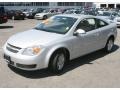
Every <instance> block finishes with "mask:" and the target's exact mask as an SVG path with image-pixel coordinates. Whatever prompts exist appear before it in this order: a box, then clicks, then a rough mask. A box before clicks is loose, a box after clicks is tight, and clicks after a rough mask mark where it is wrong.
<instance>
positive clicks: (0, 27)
mask: <svg viewBox="0 0 120 90" xmlns="http://www.w3.org/2000/svg"><path fill="white" fill-rule="evenodd" d="M6 28H13V26H0V29H6Z"/></svg>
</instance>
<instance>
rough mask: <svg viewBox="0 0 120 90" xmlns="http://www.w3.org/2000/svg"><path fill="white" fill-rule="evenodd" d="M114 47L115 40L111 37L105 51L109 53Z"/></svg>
mask: <svg viewBox="0 0 120 90" xmlns="http://www.w3.org/2000/svg"><path fill="white" fill-rule="evenodd" d="M113 46H114V39H113V38H112V37H110V38H109V39H108V41H107V43H106V46H105V48H104V50H105V51H106V52H108V53H109V52H111V51H112V48H113Z"/></svg>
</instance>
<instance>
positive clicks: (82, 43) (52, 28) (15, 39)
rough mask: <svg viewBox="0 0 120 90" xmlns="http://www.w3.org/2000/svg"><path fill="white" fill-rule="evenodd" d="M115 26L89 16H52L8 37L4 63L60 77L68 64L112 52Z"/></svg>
mask: <svg viewBox="0 0 120 90" xmlns="http://www.w3.org/2000/svg"><path fill="white" fill-rule="evenodd" d="M116 28H117V26H116V24H115V23H110V22H108V21H106V20H103V19H100V18H97V17H95V16H90V15H69V14H67V15H64V14H63V15H55V16H52V17H51V18H49V19H47V20H44V21H43V22H41V23H40V24H39V25H37V26H36V27H35V28H33V29H31V30H28V31H24V32H22V33H18V34H15V35H13V36H11V37H10V38H9V39H8V40H7V42H6V43H5V45H4V47H3V51H4V58H5V59H6V61H7V63H8V64H10V65H12V66H14V67H16V68H19V69H23V70H38V69H42V68H49V69H50V70H51V71H53V72H54V73H59V72H61V71H62V70H63V68H64V66H65V65H66V64H67V62H68V61H69V60H73V59H74V58H77V57H80V56H83V55H86V54H88V53H91V52H94V51H96V50H99V49H104V50H105V51H106V52H111V51H112V48H113V45H114V41H115V39H116V36H117V29H116Z"/></svg>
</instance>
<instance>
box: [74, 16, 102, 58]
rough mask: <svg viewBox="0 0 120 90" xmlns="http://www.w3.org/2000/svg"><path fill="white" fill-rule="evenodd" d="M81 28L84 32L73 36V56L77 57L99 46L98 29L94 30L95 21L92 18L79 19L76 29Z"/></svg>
mask: <svg viewBox="0 0 120 90" xmlns="http://www.w3.org/2000/svg"><path fill="white" fill-rule="evenodd" d="M78 29H83V30H85V32H86V33H85V34H81V35H78V36H73V40H72V44H73V56H74V57H79V56H81V55H85V54H87V53H90V52H93V51H95V50H97V49H98V47H99V40H100V38H99V35H100V30H96V21H95V19H94V18H86V19H83V20H81V21H80V23H79V24H78V26H77V27H76V30H78Z"/></svg>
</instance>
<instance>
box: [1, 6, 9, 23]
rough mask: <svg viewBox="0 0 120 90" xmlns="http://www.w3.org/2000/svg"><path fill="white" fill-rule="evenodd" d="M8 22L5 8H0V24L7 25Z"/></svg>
mask: <svg viewBox="0 0 120 90" xmlns="http://www.w3.org/2000/svg"><path fill="white" fill-rule="evenodd" d="M7 21H8V19H7V15H6V13H5V10H4V7H0V24H2V23H6V22H7Z"/></svg>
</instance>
